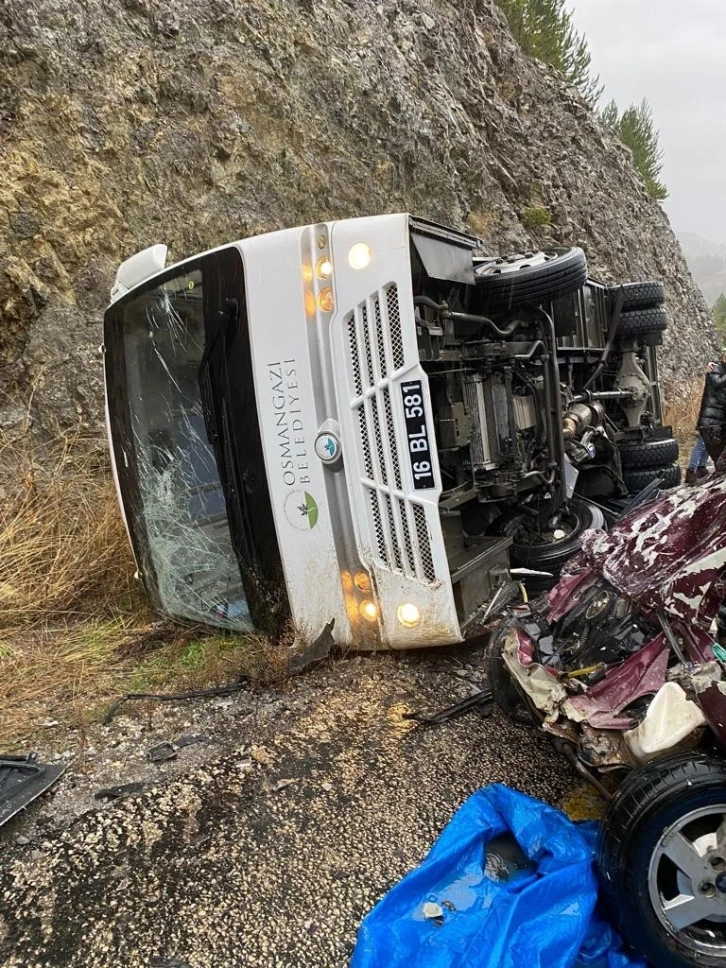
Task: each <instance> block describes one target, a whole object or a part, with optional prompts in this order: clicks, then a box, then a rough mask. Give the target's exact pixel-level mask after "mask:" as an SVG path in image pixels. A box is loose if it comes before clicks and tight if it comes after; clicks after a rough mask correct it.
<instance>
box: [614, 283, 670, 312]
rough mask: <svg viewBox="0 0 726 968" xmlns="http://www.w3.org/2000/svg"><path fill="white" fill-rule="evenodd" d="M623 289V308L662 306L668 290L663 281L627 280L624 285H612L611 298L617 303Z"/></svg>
mask: <svg viewBox="0 0 726 968" xmlns="http://www.w3.org/2000/svg"><path fill="white" fill-rule="evenodd" d="M621 289H622V291H623V310H627V309H649V308H650V307H651V306H662V305H663V303H664V302H665V298H666V291H665V286H664V285H663V283H662V282H625V283H623V285H622V286H612V287H611V289H610V300H611V302H612V304H613V305H615V303H616V301H617V298H618V295H619V294H620V290H621Z"/></svg>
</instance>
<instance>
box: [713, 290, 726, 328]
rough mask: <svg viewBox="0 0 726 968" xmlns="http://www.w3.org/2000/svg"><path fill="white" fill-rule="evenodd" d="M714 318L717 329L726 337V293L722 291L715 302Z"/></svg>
mask: <svg viewBox="0 0 726 968" xmlns="http://www.w3.org/2000/svg"><path fill="white" fill-rule="evenodd" d="M713 319H714V322H715V323H716V330H717V332H718V333H720V335H721V337H722V338H726V295H724V294H723V293H721V295H720V296H719V297H718V299H717V300H716V302H715V303H714V304H713Z"/></svg>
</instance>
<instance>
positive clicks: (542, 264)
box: [476, 247, 587, 312]
mask: <svg viewBox="0 0 726 968" xmlns="http://www.w3.org/2000/svg"><path fill="white" fill-rule="evenodd" d="M476 281H477V288H478V291H479V295H480V297H481V300H482V309H483V311H484V312H502V311H506V310H508V309H512V308H513V307H514V306H523V305H531V306H538V305H540V304H541V303H547V302H551V301H552V300H553V299H557V298H558V297H559V296H566V295H567V294H568V293H571V292H576V291H577V290H578V289H581V288H582V287H583V286H584V285H585V282H586V281H587V259H586V258H585V253H584V252H583V251H582V249H579V248H577V247H574V248H571V249H545V250H543V251H542V252H531V253H529V252H528V253H525V254H524V255H514V256H510V257H508V258H502V259H497V260H495V261H492V262H487V263H484V264H483V265H481V266H480V267H479V268H478V269H477V270H476Z"/></svg>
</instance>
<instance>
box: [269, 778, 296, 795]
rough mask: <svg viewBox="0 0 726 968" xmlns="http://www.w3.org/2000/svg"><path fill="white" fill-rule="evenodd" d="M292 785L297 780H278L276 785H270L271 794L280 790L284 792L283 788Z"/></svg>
mask: <svg viewBox="0 0 726 968" xmlns="http://www.w3.org/2000/svg"><path fill="white" fill-rule="evenodd" d="M293 783H297V780H278V781H277V783H273V784H272V786H271V787H270V789H271V790H272V792H273V793H279V792H280V790H284V789H285V787H289V786H291V785H292V784H293Z"/></svg>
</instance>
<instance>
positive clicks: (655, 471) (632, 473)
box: [623, 464, 681, 494]
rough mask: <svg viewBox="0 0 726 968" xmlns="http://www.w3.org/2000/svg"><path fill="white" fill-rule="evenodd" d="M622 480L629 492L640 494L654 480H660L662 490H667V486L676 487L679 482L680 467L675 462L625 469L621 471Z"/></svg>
mask: <svg viewBox="0 0 726 968" xmlns="http://www.w3.org/2000/svg"><path fill="white" fill-rule="evenodd" d="M623 480H624V481H625V486H626V487H627V489H628V491H629V493H630V494H640V492H641V491H642V490H643V488H644V487H647V486H648V485H649V484H650V483H651V482H652V481H656V480H660V482H661V484H660V487H661V488H662V489H663V490H668V488H669V487H678V485H679V484H680V483H681V469H680V467H678V465H677V464H669V465H668V466H667V467H646V468H643V469H642V470H637V471H636V470H627V469H626V470H624V471H623Z"/></svg>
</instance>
